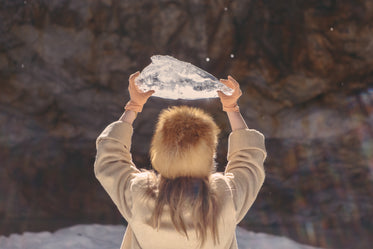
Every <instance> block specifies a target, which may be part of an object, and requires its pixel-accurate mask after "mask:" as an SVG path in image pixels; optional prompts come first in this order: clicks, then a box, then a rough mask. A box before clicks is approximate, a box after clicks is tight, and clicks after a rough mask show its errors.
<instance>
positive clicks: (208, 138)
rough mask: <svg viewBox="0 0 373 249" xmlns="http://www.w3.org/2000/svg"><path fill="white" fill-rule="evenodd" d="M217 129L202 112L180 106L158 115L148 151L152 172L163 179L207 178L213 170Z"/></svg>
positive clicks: (208, 116)
mask: <svg viewBox="0 0 373 249" xmlns="http://www.w3.org/2000/svg"><path fill="white" fill-rule="evenodd" d="M219 131H220V130H219V128H218V126H217V125H216V124H215V122H214V120H213V119H212V117H211V116H210V115H208V114H206V113H205V112H203V111H202V110H201V109H197V108H192V107H187V106H179V107H171V108H168V109H166V110H163V111H162V112H161V114H160V115H159V120H158V123H157V126H156V131H155V134H154V136H153V140H152V143H151V148H150V156H151V161H152V165H153V167H154V169H156V170H157V171H158V172H159V173H160V174H161V175H162V176H163V177H165V178H169V179H174V178H177V177H195V178H204V177H208V176H209V175H210V174H211V172H212V171H213V168H214V155H215V149H216V145H217V136H218V134H219Z"/></svg>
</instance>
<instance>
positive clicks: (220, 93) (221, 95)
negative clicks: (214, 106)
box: [217, 90, 227, 99]
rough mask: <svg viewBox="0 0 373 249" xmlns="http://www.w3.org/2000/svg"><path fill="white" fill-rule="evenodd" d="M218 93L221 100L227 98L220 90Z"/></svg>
mask: <svg viewBox="0 0 373 249" xmlns="http://www.w3.org/2000/svg"><path fill="white" fill-rule="evenodd" d="M217 92H218V96H219V98H221V99H222V98H225V97H227V95H225V94H224V93H223V92H222V91H220V90H218V91H217Z"/></svg>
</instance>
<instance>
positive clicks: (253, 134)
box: [225, 129, 267, 223]
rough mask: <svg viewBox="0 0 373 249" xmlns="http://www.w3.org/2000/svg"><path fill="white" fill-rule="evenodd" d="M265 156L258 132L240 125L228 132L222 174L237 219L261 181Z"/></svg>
mask: <svg viewBox="0 0 373 249" xmlns="http://www.w3.org/2000/svg"><path fill="white" fill-rule="evenodd" d="M266 156H267V153H266V149H265V144H264V136H263V134H261V133H260V132H258V131H256V130H252V129H242V130H236V131H233V132H232V133H231V134H230V136H229V142H228V156H227V159H228V164H227V167H226V169H225V176H226V178H227V180H228V182H229V184H230V186H231V188H232V192H233V201H234V205H235V209H236V222H237V223H239V222H240V221H241V220H242V219H243V218H244V216H245V215H246V213H247V211H248V210H249V209H250V207H251V206H252V204H253V203H254V201H255V199H256V197H257V195H258V192H259V190H260V188H261V187H262V185H263V182H264V178H265V172H264V167H263V163H264V160H265V158H266Z"/></svg>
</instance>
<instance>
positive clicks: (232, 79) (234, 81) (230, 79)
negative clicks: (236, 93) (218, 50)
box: [228, 75, 240, 88]
mask: <svg viewBox="0 0 373 249" xmlns="http://www.w3.org/2000/svg"><path fill="white" fill-rule="evenodd" d="M228 80H229V81H230V82H232V83H233V85H234V88H239V87H240V84H238V82H237V80H235V79H234V78H233V77H232V76H230V75H228Z"/></svg>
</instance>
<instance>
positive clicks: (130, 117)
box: [119, 110, 137, 125]
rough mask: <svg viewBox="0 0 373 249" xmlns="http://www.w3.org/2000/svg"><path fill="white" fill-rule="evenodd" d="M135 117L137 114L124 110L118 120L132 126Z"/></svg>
mask: <svg viewBox="0 0 373 249" xmlns="http://www.w3.org/2000/svg"><path fill="white" fill-rule="evenodd" d="M136 117H137V112H135V111H133V110H126V111H125V112H124V113H123V114H122V116H121V117H120V118H119V120H120V121H122V122H126V123H129V124H131V125H132V124H133V121H135V119H136Z"/></svg>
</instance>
